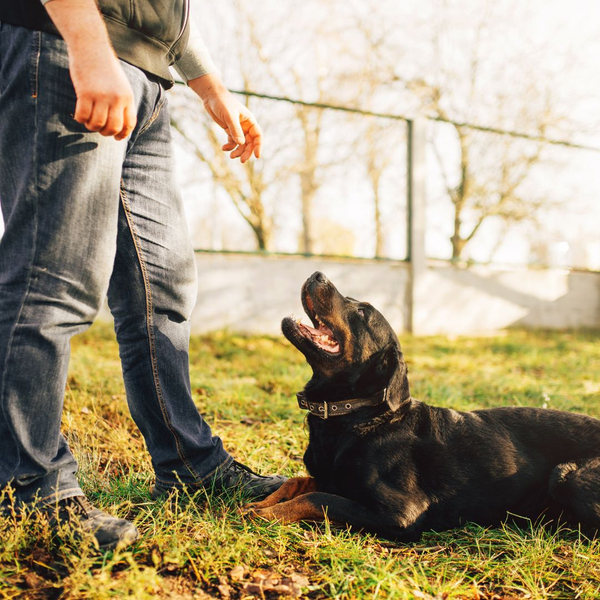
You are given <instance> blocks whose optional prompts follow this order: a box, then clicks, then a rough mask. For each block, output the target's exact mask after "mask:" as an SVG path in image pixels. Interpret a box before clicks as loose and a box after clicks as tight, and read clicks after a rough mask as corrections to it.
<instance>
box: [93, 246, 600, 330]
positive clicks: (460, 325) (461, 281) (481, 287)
mask: <svg viewBox="0 0 600 600" xmlns="http://www.w3.org/2000/svg"><path fill="white" fill-rule="evenodd" d="M196 260H197V263H198V275H199V289H198V302H197V305H196V309H195V310H194V314H193V316H192V325H193V331H194V332H195V333H202V332H207V331H212V330H216V329H222V328H229V329H231V330H234V331H245V332H255V333H270V334H275V335H277V334H279V333H280V329H279V325H280V323H281V319H282V318H283V317H285V316H288V315H290V314H295V315H296V316H300V315H304V311H303V309H302V305H301V303H300V287H301V286H302V284H303V283H304V281H305V280H306V278H307V277H308V276H309V275H311V274H312V273H313V272H315V271H322V272H323V273H325V275H327V277H329V279H331V281H333V283H334V284H335V285H336V286H337V287H338V289H339V290H340V292H341V293H342V294H344V295H346V296H352V297H354V298H357V299H360V300H367V301H369V302H370V303H371V304H373V305H374V306H375V307H376V308H378V309H379V310H380V311H381V312H382V313H383V315H384V316H385V317H386V318H387V319H388V321H389V322H390V323H391V324H392V326H393V327H394V328H395V329H396V331H398V332H403V331H407V330H410V329H411V326H412V330H413V331H414V333H416V334H418V335H431V334H436V333H444V334H451V335H469V334H479V333H486V332H491V331H496V330H498V329H504V328H506V327H511V326H518V327H544V328H555V329H566V328H578V327H585V328H593V329H600V273H592V272H577V271H567V270H559V269H553V270H526V269H512V270H508V269H503V270H501V269H498V268H493V267H484V266H476V267H470V268H468V269H463V268H458V267H453V266H450V265H449V264H448V263H442V262H438V263H434V262H431V261H429V262H428V263H427V265H426V267H425V268H423V269H422V270H420V271H418V270H414V271H413V270H411V268H410V266H409V265H408V264H407V263H405V262H399V261H398V262H396V261H363V260H360V261H358V260H342V259H340V260H334V259H317V258H302V257H288V256H269V257H263V256H258V255H244V254H212V253H198V254H197V255H196ZM411 273H412V274H414V277H415V281H414V299H413V303H412V313H411V310H410V306H411V296H410V294H411V286H410V277H411ZM103 316H104V317H106V316H107V312H106V311H104V313H103ZM305 322H307V321H306V320H305Z"/></svg>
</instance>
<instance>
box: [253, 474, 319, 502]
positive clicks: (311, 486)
mask: <svg viewBox="0 0 600 600" xmlns="http://www.w3.org/2000/svg"><path fill="white" fill-rule="evenodd" d="M316 491H317V482H316V480H315V479H314V478H313V477H292V478H290V479H288V480H287V481H286V482H285V483H284V484H283V485H282V486H281V487H280V488H279V489H278V490H276V491H274V492H273V493H272V494H271V495H270V496H267V497H266V498H265V499H264V500H261V501H260V502H253V503H252V504H247V505H246V506H245V507H244V508H246V509H249V510H253V509H257V508H268V507H269V506H273V505H274V504H279V503H280V502H287V501H288V500H292V498H295V497H296V496H300V495H302V494H306V493H308V492H316Z"/></svg>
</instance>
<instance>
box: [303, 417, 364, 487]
mask: <svg viewBox="0 0 600 600" xmlns="http://www.w3.org/2000/svg"><path fill="white" fill-rule="evenodd" d="M354 442H355V440H354V439H353V437H352V436H350V435H348V432H347V431H345V430H344V429H343V428H338V427H335V426H332V424H330V423H323V422H321V423H314V424H311V426H310V441H309V444H308V447H307V449H306V452H305V454H304V463H305V465H306V468H307V470H308V472H309V473H310V475H311V476H312V477H314V478H315V479H316V480H317V482H318V483H319V489H321V490H323V491H329V492H338V493H340V492H341V491H342V488H345V487H347V486H348V485H350V487H354V486H353V485H352V480H353V479H354V476H355V473H356V469H355V468H354V467H355V466H356V461H357V460H359V457H357V456H354V455H355V452H356V446H355V443H354Z"/></svg>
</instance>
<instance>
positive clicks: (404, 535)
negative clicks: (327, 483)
mask: <svg viewBox="0 0 600 600" xmlns="http://www.w3.org/2000/svg"><path fill="white" fill-rule="evenodd" d="M249 514H250V515H251V516H259V517H262V518H264V519H267V520H269V521H279V522H281V523H293V522H296V521H323V520H324V519H325V518H328V519H329V520H330V521H332V522H334V523H337V524H341V525H349V526H350V527H351V529H353V530H356V531H366V532H369V533H375V534H377V535H379V536H381V537H384V538H387V539H392V540H396V541H403V542H414V541H417V540H418V539H419V538H420V537H421V531H422V527H421V526H420V525H419V521H420V520H421V519H418V520H417V521H416V522H413V523H411V524H410V525H409V526H407V527H403V526H401V525H398V524H395V523H394V519H393V518H392V517H391V516H390V515H389V514H388V515H378V514H375V513H373V512H372V511H370V510H369V509H368V508H366V507H364V506H362V505H361V504H359V503H358V502H355V501H354V500H350V499H348V498H343V497H342V496H336V495H334V494H326V493H323V492H309V493H305V494H302V495H299V496H296V497H295V498H293V499H292V500H288V501H287V502H280V503H278V504H273V505H271V506H266V507H261V508H258V507H253V508H252V509H251V510H250V512H249Z"/></svg>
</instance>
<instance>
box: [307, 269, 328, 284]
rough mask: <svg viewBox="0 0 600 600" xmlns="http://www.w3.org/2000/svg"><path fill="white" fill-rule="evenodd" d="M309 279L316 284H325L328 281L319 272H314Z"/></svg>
mask: <svg viewBox="0 0 600 600" xmlns="http://www.w3.org/2000/svg"><path fill="white" fill-rule="evenodd" d="M310 278H311V279H312V280H313V281H315V282H317V283H327V282H328V279H327V277H325V275H324V274H323V273H321V271H315V272H314V273H313V274H312V275H311V276H310Z"/></svg>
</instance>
